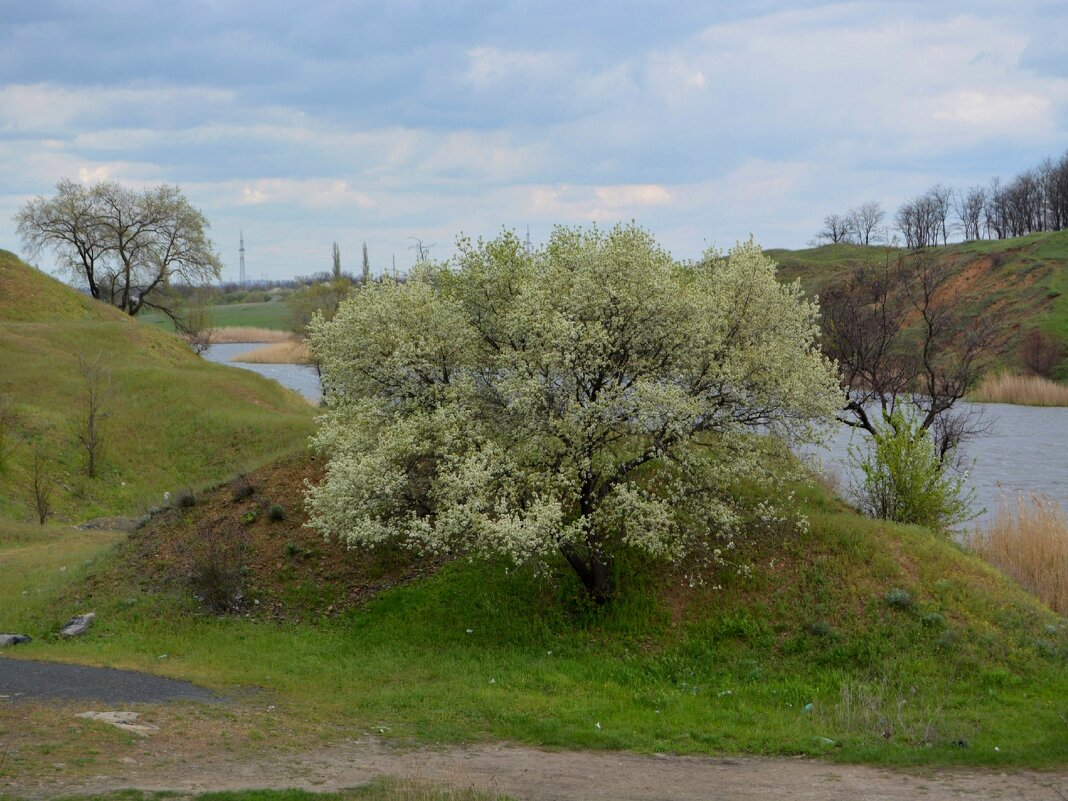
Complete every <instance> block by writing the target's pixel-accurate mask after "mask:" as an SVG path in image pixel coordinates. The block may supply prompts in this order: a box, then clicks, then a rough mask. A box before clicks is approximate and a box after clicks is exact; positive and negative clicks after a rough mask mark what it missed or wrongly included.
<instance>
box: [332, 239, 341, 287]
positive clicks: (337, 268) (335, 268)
mask: <svg viewBox="0 0 1068 801" xmlns="http://www.w3.org/2000/svg"><path fill="white" fill-rule="evenodd" d="M330 274H331V275H332V276H333V277H334V280H335V281H340V280H341V248H339V247H338V246H337V242H335V243H334V247H333V250H332V251H331V265H330Z"/></svg>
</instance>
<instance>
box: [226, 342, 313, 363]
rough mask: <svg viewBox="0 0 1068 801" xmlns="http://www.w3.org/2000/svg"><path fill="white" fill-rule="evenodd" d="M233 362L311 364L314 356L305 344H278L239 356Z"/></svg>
mask: <svg viewBox="0 0 1068 801" xmlns="http://www.w3.org/2000/svg"><path fill="white" fill-rule="evenodd" d="M232 361H235V362H245V363H246V364H311V361H312V355H311V351H310V350H309V349H308V346H307V345H306V344H305V343H304V342H299V341H291V342H277V343H275V344H273V345H266V346H264V347H262V348H256V349H255V350H250V351H249V352H248V353H241V354H238V355H237V356H235V357H234V358H233V360H232Z"/></svg>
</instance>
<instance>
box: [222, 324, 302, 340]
mask: <svg viewBox="0 0 1068 801" xmlns="http://www.w3.org/2000/svg"><path fill="white" fill-rule="evenodd" d="M292 339H293V334H292V333H290V332H289V331H277V330H275V329H273V328H253V327H252V326H247V325H234V326H230V327H228V328H216V329H214V330H213V331H212V332H211V344H212V345H222V344H229V343H236V342H289V341H290V340H292Z"/></svg>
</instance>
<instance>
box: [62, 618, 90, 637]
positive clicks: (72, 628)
mask: <svg viewBox="0 0 1068 801" xmlns="http://www.w3.org/2000/svg"><path fill="white" fill-rule="evenodd" d="M95 617H96V612H86V613H85V614H84V615H75V616H74V617H72V618H71V619H70V620H68V621H67V622H66V623H64V624H63V628H61V629H60V630H59V635H60V636H61V637H77V636H78V635H79V634H85V632H86V631H88V630H89V624H90V623H92V622H93V618H95Z"/></svg>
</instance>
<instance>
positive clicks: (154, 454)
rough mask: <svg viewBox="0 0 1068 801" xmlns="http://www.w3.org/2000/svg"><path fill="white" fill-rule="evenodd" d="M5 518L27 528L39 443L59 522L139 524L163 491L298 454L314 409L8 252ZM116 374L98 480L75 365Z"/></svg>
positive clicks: (3, 262) (0, 390)
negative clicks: (81, 433)
mask: <svg viewBox="0 0 1068 801" xmlns="http://www.w3.org/2000/svg"><path fill="white" fill-rule="evenodd" d="M0 286H3V287H4V293H3V295H2V296H0V353H3V354H4V355H3V359H2V360H0V396H2V397H3V398H4V399H5V403H6V405H7V406H8V407H9V409H10V412H11V413H13V420H11V421H10V422H9V424H8V425H7V427H6V428H7V431H6V433H5V438H4V442H5V445H4V455H3V460H2V461H3V469H2V470H0V517H8V518H19V519H29V518H30V516H31V513H30V508H29V497H28V496H29V490H28V468H29V465H30V463H31V454H32V451H33V448H34V446H35V444H40V446H41V448H42V452H43V454H44V456H45V457H46V458H47V460H48V465H47V471H48V476H49V479H50V481H51V483H52V484H53V485H54V490H53V505H54V507H55V510H56V514H57V516H58V517H59V518H60V519H68V520H70V519H78V518H87V517H92V516H97V515H105V514H108V515H111V514H135V513H138V512H140V511H141V510H143V509H144V508H146V507H150V506H153V505H156V504H159V503H161V502H162V495H163V493H164V492H168V491H169V492H171V493H175V492H177V491H178V490H180V489H182V488H184V487H200V486H203V485H205V484H210V483H213V482H216V481H219V480H223V479H225V478H227V477H228V476H230V475H232V474H233V473H234V472H236V471H239V470H243V469H248V467H250V466H252V465H256V464H259V463H262V462H264V461H266V460H268V459H269V458H271V457H272V456H274V455H277V454H281V453H284V452H287V451H290V450H292V449H293V448H296V447H300V445H301V444H302V443H303V442H304V440H305V438H306V437H307V435H308V434H309V433H310V432H311V430H312V426H313V419H312V418H313V410H312V408H311V407H310V406H308V404H307V403H306V402H305V401H304V400H303V399H301V398H300V397H299V396H298V395H296V394H295V393H293V392H291V391H289V390H287V389H284V388H283V387H281V386H279V385H278V384H277V383H275V382H273V381H269V380H267V379H265V378H262V377H261V376H258V375H256V374H254V373H251V372H249V371H247V370H240V369H237V368H231V367H224V366H221V365H217V364H213V363H210V362H207V361H205V360H203V359H201V358H199V357H197V356H196V355H194V354H193V353H192V352H191V351H190V350H189V348H187V347H186V346H185V345H184V344H183V343H182V342H180V341H179V340H178V339H177V338H175V337H173V336H171V335H169V334H166V333H164V332H163V331H160V330H158V329H156V328H153V327H150V326H144V325H141V324H139V323H137V322H135V321H133V320H131V319H129V318H128V317H127V316H125V315H123V314H121V313H120V312H118V311H116V310H115V309H112V308H111V307H108V306H105V305H104V304H100V303H97V302H95V301H93V300H91V299H89V298H86V297H84V296H82V295H80V294H78V293H76V292H74V291H73V290H71V289H69V288H67V287H65V286H63V285H62V284H60V283H58V282H56V281H54V280H53V279H51V278H49V277H48V276H45V275H43V274H41V273H38V272H36V271H34V270H32V269H31V268H29V267H27V266H26V265H23V264H21V263H20V262H18V260H17V259H15V258H14V256H12V255H11V254H8V253H5V252H2V251H0ZM79 353H81V354H83V355H84V356H85V357H86V358H88V359H90V360H91V359H94V358H96V357H97V356H98V355H99V358H100V362H101V364H102V365H104V366H106V367H107V369H108V370H109V372H110V389H109V391H108V393H107V401H106V411H107V418H106V419H105V420H104V422H103V438H104V447H103V457H102V466H101V471H100V475H99V477H97V478H95V479H89V478H87V477H86V476H85V475H84V472H83V459H84V456H83V453H82V452H81V451H80V450H79V447H78V445H77V442H76V439H75V430H74V425H75V419H76V417H77V415H78V411H79V409H80V407H81V403H82V398H83V397H84V389H83V387H84V383H83V380H82V377H81V375H80V373H79V370H78V360H77V355H78V354H79Z"/></svg>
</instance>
